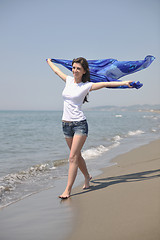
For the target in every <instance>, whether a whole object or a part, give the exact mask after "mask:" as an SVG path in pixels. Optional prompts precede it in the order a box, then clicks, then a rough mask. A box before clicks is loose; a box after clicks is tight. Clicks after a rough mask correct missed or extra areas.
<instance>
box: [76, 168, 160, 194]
mask: <svg viewBox="0 0 160 240" xmlns="http://www.w3.org/2000/svg"><path fill="white" fill-rule="evenodd" d="M158 177H160V169H156V170H150V171H144V172H138V173H132V174H126V175H120V176H114V177H106V178H99V179H95V180H92V181H91V183H93V184H94V185H92V186H90V188H89V189H87V190H84V191H83V192H79V193H75V194H72V195H71V196H76V195H80V194H84V193H87V192H91V191H96V190H99V189H103V188H107V187H109V186H111V185H114V184H119V183H128V182H139V181H145V180H149V179H154V178H158Z"/></svg>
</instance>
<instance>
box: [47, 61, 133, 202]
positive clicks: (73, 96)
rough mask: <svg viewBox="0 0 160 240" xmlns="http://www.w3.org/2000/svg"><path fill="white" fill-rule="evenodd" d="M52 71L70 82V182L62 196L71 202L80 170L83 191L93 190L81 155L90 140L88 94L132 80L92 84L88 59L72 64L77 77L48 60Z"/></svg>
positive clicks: (66, 94)
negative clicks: (88, 139) (84, 108)
mask: <svg viewBox="0 0 160 240" xmlns="http://www.w3.org/2000/svg"><path fill="white" fill-rule="evenodd" d="M47 62H48V64H49V66H50V67H51V69H52V70H53V71H54V72H55V73H56V74H57V75H58V76H59V77H60V78H61V79H62V80H63V81H64V82H66V85H65V88H64V90H63V93H62V96H63V99H64V109H63V116H62V127H63V133H64V136H65V139H66V142H67V145H68V147H69V148H70V155H69V172H68V183H67V186H66V189H65V191H64V192H63V193H62V195H60V196H59V197H60V198H61V199H67V198H69V197H70V194H71V190H72V186H73V183H74V181H75V178H76V176H77V170H78V168H79V169H80V170H81V172H82V173H83V175H84V178H85V182H84V186H83V189H87V188H89V181H90V180H91V178H92V177H91V176H90V175H89V173H88V170H87V166H86V163H85V161H84V159H83V157H82V155H81V149H82V147H83V145H84V143H85V141H86V138H87V135H88V124H87V120H86V117H85V116H84V113H83V111H82V110H81V106H82V104H83V103H84V102H85V101H87V94H88V93H89V92H90V91H94V90H98V89H101V88H105V87H112V88H113V87H118V86H123V85H127V86H128V87H131V86H130V83H131V82H132V81H123V82H98V83H92V82H90V72H89V67H88V62H87V60H86V59H85V58H82V57H80V58H76V59H73V62H72V72H73V77H70V76H67V75H66V74H64V73H63V72H62V71H61V70H60V69H59V68H58V67H57V66H55V65H54V64H53V63H52V62H51V59H48V60H47Z"/></svg>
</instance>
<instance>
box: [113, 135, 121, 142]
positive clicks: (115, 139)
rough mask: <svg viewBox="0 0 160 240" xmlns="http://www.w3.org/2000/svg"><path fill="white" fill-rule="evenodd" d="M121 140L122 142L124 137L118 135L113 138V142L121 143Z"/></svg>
mask: <svg viewBox="0 0 160 240" xmlns="http://www.w3.org/2000/svg"><path fill="white" fill-rule="evenodd" d="M120 140H122V137H120V136H119V135H116V136H115V137H113V141H115V142H119V141H120Z"/></svg>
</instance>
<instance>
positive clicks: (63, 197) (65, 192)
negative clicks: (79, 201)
mask: <svg viewBox="0 0 160 240" xmlns="http://www.w3.org/2000/svg"><path fill="white" fill-rule="evenodd" d="M69 197H70V192H69V191H68V190H65V191H64V193H63V194H62V195H60V196H59V198H61V199H67V198H69Z"/></svg>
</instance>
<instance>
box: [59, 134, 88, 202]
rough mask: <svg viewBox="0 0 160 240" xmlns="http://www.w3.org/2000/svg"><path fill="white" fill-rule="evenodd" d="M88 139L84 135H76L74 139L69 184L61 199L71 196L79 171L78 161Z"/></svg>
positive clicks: (70, 158) (70, 157)
mask: <svg viewBox="0 0 160 240" xmlns="http://www.w3.org/2000/svg"><path fill="white" fill-rule="evenodd" d="M86 138H87V136H84V135H82V136H81V135H74V137H73V138H72V143H71V151H70V155H69V171H68V183H67V187H66V189H65V191H64V192H63V194H62V195H60V198H68V197H69V196H70V193H71V189H72V186H73V183H74V181H75V178H76V176H77V170H78V164H79V163H78V161H79V157H80V155H81V149H82V147H83V145H84V143H85V141H86ZM70 140H71V139H70ZM66 141H67V139H66ZM68 141H69V140H68ZM67 143H68V142H67ZM87 172H88V171H87Z"/></svg>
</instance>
